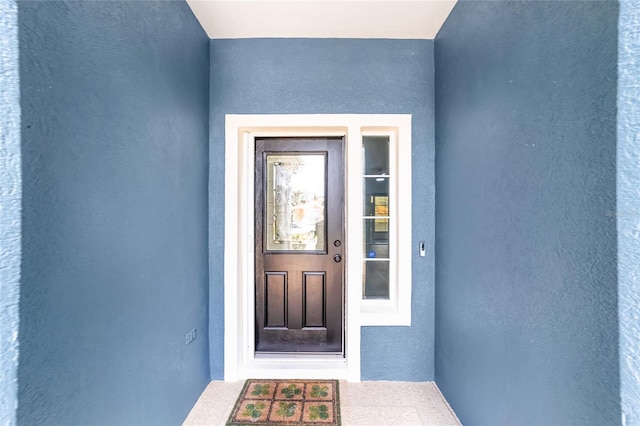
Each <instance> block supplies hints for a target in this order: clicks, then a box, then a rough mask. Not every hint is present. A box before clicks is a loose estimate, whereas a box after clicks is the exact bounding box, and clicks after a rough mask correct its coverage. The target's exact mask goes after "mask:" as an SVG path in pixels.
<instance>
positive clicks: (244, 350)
mask: <svg viewBox="0 0 640 426" xmlns="http://www.w3.org/2000/svg"><path fill="white" fill-rule="evenodd" d="M403 117H404V118H403ZM409 117H410V116H409ZM406 119H407V116H406V115H399V114H310V115H304V114H300V115H297V114H295V115H239V114H227V115H225V182H224V184H225V225H224V229H225V237H224V312H225V313H224V321H225V325H224V379H225V381H237V380H242V379H247V378H282V379H286V378H301V377H304V378H309V379H325V378H333V379H344V380H348V381H351V382H358V381H360V327H361V325H362V318H361V312H360V302H361V300H362V285H361V284H362V277H361V275H360V274H361V269H360V267H359V265H358V264H359V261H360V256H361V253H360V251H361V242H360V240H361V238H362V236H361V229H360V228H361V212H360V211H359V209H358V208H356V207H359V206H360V204H359V203H358V204H357V206H356V204H355V203H354V204H353V205H350V204H349V200H359V199H360V198H361V194H360V190H361V189H360V186H359V185H354V184H352V185H350V184H349V182H350V180H351V181H353V180H354V179H356V176H357V179H361V177H360V170H359V169H358V170H355V169H354V164H355V165H356V167H357V166H359V164H360V163H359V161H356V162H353V161H352V162H351V166H352V168H351V169H350V168H349V166H350V159H359V158H360V156H361V149H362V148H361V143H349V141H360V140H361V137H362V133H361V131H362V129H363V128H364V127H372V126H376V125H379V123H395V122H398V121H399V120H406ZM409 120H410V118H409ZM314 136H336V137H344V138H345V150H344V153H345V180H346V188H345V243H346V253H345V254H346V256H345V262H346V265H345V306H344V315H345V325H344V327H345V329H344V339H345V340H344V358H337V357H335V356H332V355H329V356H326V355H298V356H294V355H291V354H285V355H282V356H273V357H268V358H265V357H256V356H255V348H254V333H255V330H254V319H255V312H254V302H255V300H254V299H255V298H254V294H253V283H254V254H253V245H254V242H255V239H254V222H253V215H254V176H253V175H254V169H255V164H254V161H255V160H254V150H255V142H254V141H255V138H256V137H314ZM349 259H357V261H354V262H349Z"/></svg>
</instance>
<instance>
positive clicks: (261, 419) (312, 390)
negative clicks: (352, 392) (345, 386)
mask: <svg viewBox="0 0 640 426" xmlns="http://www.w3.org/2000/svg"><path fill="white" fill-rule="evenodd" d="M239 425H256V426H260V425H263V426H275V425H305V426H313V425H323V426H327V425H328V426H339V425H340V407H339V406H338V381H337V380H254V379H251V380H247V381H246V383H245V384H244V387H243V388H242V392H240V396H239V397H238V400H237V401H236V405H235V406H234V407H233V410H232V411H231V415H230V416H229V420H227V426H239Z"/></svg>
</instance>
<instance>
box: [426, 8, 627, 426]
mask: <svg viewBox="0 0 640 426" xmlns="http://www.w3.org/2000/svg"><path fill="white" fill-rule="evenodd" d="M617 13H618V5H617V3H616V2H600V1H597V2H581V1H576V2H572V1H562V2H537V1H536V2H515V1H514V2H490V1H481V2H467V1H462V2H459V3H458V4H457V5H456V6H455V8H454V10H453V11H452V13H451V15H450V16H449V18H448V20H447V21H446V23H445V25H444V27H443V29H442V30H441V31H440V33H439V34H438V36H437V37H436V40H435V65H436V80H435V81H436V83H435V86H436V194H437V195H436V229H437V232H436V249H437V254H436V265H437V266H436V357H435V359H436V382H437V384H438V386H440V388H441V389H442V391H443V393H444V395H445V397H446V398H447V400H448V401H449V402H450V403H451V405H452V406H453V408H454V410H455V411H456V413H457V414H458V416H459V417H460V419H461V421H462V422H463V423H464V424H466V425H474V424H486V425H489V424H490V425H500V424H504V425H507V424H508V425H516V424H517V425H526V424H530V425H541V424H544V425H567V424H580V425H611V424H619V423H620V397H619V368H618V324H617V280H616V273H617V272H616V218H615V216H616V214H615V211H616V63H617V17H618V14H617Z"/></svg>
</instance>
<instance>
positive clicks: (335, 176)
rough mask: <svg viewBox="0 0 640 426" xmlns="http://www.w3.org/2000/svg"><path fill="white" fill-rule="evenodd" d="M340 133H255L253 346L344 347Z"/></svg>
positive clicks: (334, 350)
mask: <svg viewBox="0 0 640 426" xmlns="http://www.w3.org/2000/svg"><path fill="white" fill-rule="evenodd" d="M343 145H344V144H343V139H342V138H260V139H256V174H255V188H256V190H255V196H256V197H255V198H256V199H255V207H256V213H255V217H256V222H255V230H256V247H255V254H256V256H255V257H256V262H255V263H256V269H255V272H256V286H255V292H256V298H255V300H256V315H255V318H256V342H255V344H256V351H257V352H325V353H326V352H331V353H343V335H344V333H343V324H344V297H343V294H344V291H343V288H344V284H343V282H344V261H343V259H342V257H343V254H344V253H345V251H344V249H345V247H344V244H343V242H344V226H343V225H344V161H343Z"/></svg>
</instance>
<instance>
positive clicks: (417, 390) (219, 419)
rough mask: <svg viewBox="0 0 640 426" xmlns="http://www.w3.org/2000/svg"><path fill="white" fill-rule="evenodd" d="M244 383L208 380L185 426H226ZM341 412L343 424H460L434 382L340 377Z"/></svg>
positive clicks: (359, 425)
mask: <svg viewBox="0 0 640 426" xmlns="http://www.w3.org/2000/svg"><path fill="white" fill-rule="evenodd" d="M243 384H244V382H243V381H239V382H211V383H209V386H207V388H206V389H205V390H204V392H203V393H202V395H201V396H200V398H199V399H198V401H197V402H196V404H195V405H194V407H193V409H192V410H191V412H190V413H189V416H188V417H187V419H186V420H185V422H184V425H185V426H195V425H224V424H225V422H226V421H227V418H228V417H229V414H230V412H231V409H232V408H233V405H234V404H235V402H236V399H237V398H238V394H239V393H240V391H241V390H242V385H243ZM340 412H341V415H342V425H343V426H374V425H381V424H384V425H385V426H387V425H399V426H400V425H401V426H413V425H416V426H418V425H431V426H436V425H438V426H445V425H446V426H449V425H460V422H459V421H458V418H457V417H456V415H455V413H454V412H453V410H451V407H449V404H448V403H447V401H446V400H445V399H444V397H443V396H442V394H441V393H440V390H439V389H438V387H437V386H436V384H435V383H434V382H423V383H413V382H360V383H349V382H346V381H342V380H341V381H340Z"/></svg>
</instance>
